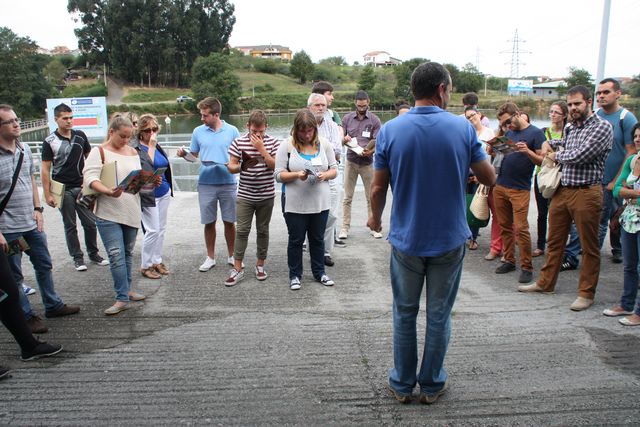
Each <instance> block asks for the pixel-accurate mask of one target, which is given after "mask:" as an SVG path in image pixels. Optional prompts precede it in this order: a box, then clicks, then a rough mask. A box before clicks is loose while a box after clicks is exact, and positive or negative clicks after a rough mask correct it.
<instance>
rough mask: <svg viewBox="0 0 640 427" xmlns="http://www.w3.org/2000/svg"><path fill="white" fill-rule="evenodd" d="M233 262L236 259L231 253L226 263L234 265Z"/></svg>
mask: <svg viewBox="0 0 640 427" xmlns="http://www.w3.org/2000/svg"><path fill="white" fill-rule="evenodd" d="M235 262H236V259H235V258H234V257H233V255H232V256H230V257H229V258H227V264H229V265H231V266H234V265H235ZM242 268H244V261H242Z"/></svg>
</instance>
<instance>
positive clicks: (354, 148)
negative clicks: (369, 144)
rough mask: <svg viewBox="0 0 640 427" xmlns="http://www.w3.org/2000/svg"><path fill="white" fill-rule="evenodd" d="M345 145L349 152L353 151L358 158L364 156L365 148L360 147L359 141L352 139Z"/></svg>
mask: <svg viewBox="0 0 640 427" xmlns="http://www.w3.org/2000/svg"><path fill="white" fill-rule="evenodd" d="M345 145H346V146H347V148H348V149H349V150H351V151H353V152H354V153H356V154H357V155H358V156H362V152H363V151H364V148H362V147H360V146H359V145H358V140H357V139H356V138H351V140H350V141H349V142H347V143H345Z"/></svg>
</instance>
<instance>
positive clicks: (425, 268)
mask: <svg viewBox="0 0 640 427" xmlns="http://www.w3.org/2000/svg"><path fill="white" fill-rule="evenodd" d="M411 90H412V92H413V96H414V98H415V100H416V103H415V105H416V106H415V107H414V108H412V109H411V110H410V111H409V112H408V113H406V114H404V115H402V116H399V117H397V118H395V119H393V120H391V121H389V122H387V123H386V124H385V125H384V126H383V127H382V129H381V130H380V132H379V133H378V138H377V149H376V154H375V161H374V167H375V173H374V177H373V184H372V186H371V211H372V213H371V216H370V217H369V221H368V222H367V226H368V227H369V228H370V229H371V230H375V231H377V232H380V231H381V230H382V225H381V217H382V212H383V210H384V206H385V202H386V200H387V189H388V187H389V185H391V190H392V192H393V205H392V207H391V227H390V230H389V242H390V243H391V246H392V248H391V271H390V274H391V289H392V292H393V355H394V357H393V359H394V361H393V363H394V367H393V369H391V371H390V373H389V383H388V387H389V390H390V391H391V394H392V395H393V396H394V397H395V398H396V399H397V400H398V401H400V402H402V403H409V402H410V401H411V395H412V392H413V388H414V387H415V385H416V383H419V385H420V398H419V399H420V402H422V403H427V404H430V403H435V401H436V400H437V399H438V397H439V396H440V395H441V394H442V393H444V391H445V390H446V388H447V372H446V371H445V370H444V368H443V365H444V357H445V354H446V352H447V347H448V344H449V336H450V334H451V309H452V307H453V303H454V301H455V299H456V294H457V291H458V285H459V284H460V275H461V273H462V259H463V257H464V253H465V242H466V241H467V239H468V238H469V237H471V231H470V230H469V226H468V225H467V219H466V203H465V190H466V184H467V178H468V174H469V168H471V170H473V172H474V174H475V175H476V177H477V178H478V181H480V182H481V183H483V184H485V185H493V184H494V182H495V172H494V169H493V167H492V166H491V164H490V163H489V161H488V160H487V156H486V154H485V152H484V150H483V148H482V144H481V143H480V141H478V138H477V136H476V132H475V130H474V129H473V127H471V125H470V124H469V122H468V121H467V120H466V119H465V118H464V117H457V116H454V115H452V114H450V113H448V112H446V111H444V110H445V109H446V107H447V103H448V101H449V97H450V93H451V77H450V76H449V73H448V71H447V70H446V68H444V67H443V66H442V65H440V64H438V63H435V62H427V63H423V64H421V65H419V66H418V67H417V68H416V69H415V70H414V71H413V74H412V75H411ZM434 201H436V202H434ZM425 283H426V285H425ZM425 286H426V292H427V298H426V300H427V319H428V322H427V327H426V334H425V335H426V336H425V344H424V352H423V357H422V363H421V365H420V371H419V372H418V373H417V374H416V368H417V362H418V349H417V339H416V317H417V315H418V311H419V309H420V294H421V293H422V288H423V287H425Z"/></svg>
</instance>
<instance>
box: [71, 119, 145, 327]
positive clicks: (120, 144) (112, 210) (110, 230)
mask: <svg viewBox="0 0 640 427" xmlns="http://www.w3.org/2000/svg"><path fill="white" fill-rule="evenodd" d="M132 134H133V125H132V123H131V121H130V120H129V119H127V118H125V117H122V116H116V117H114V118H113V119H112V120H111V122H110V123H109V132H108V137H107V140H106V142H105V143H104V144H102V145H101V146H99V147H95V148H94V149H93V150H91V153H89V157H87V160H86V161H85V166H84V171H83V175H84V183H85V185H87V186H88V187H90V188H92V189H93V190H94V191H97V192H98V194H99V195H98V197H97V199H96V204H95V208H94V213H95V215H96V226H97V227H98V232H99V233H100V238H101V239H102V242H103V244H104V247H105V250H106V252H107V255H109V263H110V264H109V268H110V269H111V277H112V278H113V286H114V289H115V291H116V302H115V303H114V304H113V306H111V307H109V308H107V309H106V310H105V311H104V314H106V315H114V314H118V313H120V312H121V311H123V310H126V309H127V308H128V305H129V301H141V300H144V299H145V296H144V295H141V294H139V293H137V292H132V291H131V265H132V262H133V247H134V245H135V243H136V235H137V233H138V228H139V227H140V220H141V208H140V196H139V194H131V193H125V192H123V190H122V188H119V187H110V186H107V185H105V184H104V183H103V182H101V181H100V172H101V171H102V166H103V164H107V163H111V162H116V169H117V176H119V177H126V176H127V175H129V173H131V172H132V171H134V170H138V169H140V168H141V165H140V157H139V156H138V152H137V151H136V150H134V149H133V148H132V147H130V146H129V140H130V139H131V135H132Z"/></svg>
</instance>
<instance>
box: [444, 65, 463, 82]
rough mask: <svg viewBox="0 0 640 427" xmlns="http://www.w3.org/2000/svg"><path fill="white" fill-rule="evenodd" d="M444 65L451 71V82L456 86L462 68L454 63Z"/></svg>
mask: <svg viewBox="0 0 640 427" xmlns="http://www.w3.org/2000/svg"><path fill="white" fill-rule="evenodd" d="M442 66H443V67H444V68H446V69H447V71H448V72H449V75H450V76H451V82H452V84H453V86H454V87H455V85H456V82H457V81H458V76H459V75H460V69H459V68H458V67H456V66H455V65H454V64H442Z"/></svg>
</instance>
